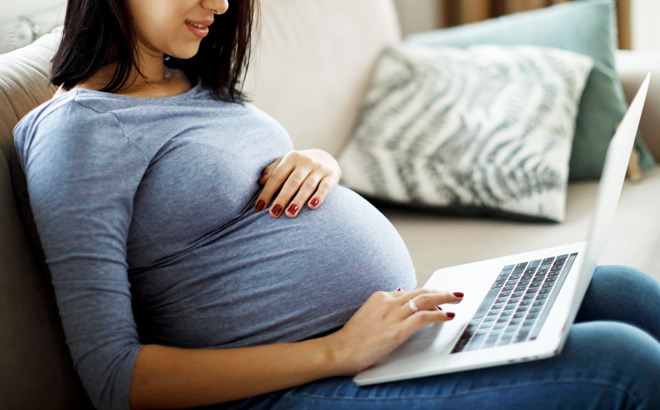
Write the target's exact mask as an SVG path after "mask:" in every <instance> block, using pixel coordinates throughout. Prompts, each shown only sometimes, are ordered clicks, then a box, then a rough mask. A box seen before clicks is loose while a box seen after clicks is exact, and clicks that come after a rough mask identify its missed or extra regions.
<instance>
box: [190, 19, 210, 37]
mask: <svg viewBox="0 0 660 410" xmlns="http://www.w3.org/2000/svg"><path fill="white" fill-rule="evenodd" d="M211 24H213V20H200V21H193V20H186V26H187V27H188V30H190V31H191V32H192V33H193V34H194V35H196V36H197V37H199V38H204V37H206V36H207V35H208V34H209V26H210V25H211Z"/></svg>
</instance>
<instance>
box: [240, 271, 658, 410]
mask: <svg viewBox="0 0 660 410" xmlns="http://www.w3.org/2000/svg"><path fill="white" fill-rule="evenodd" d="M230 407H232V408H251V409H259V410H261V409H273V410H280V409H287V410H288V409H315V410H316V409H332V410H354V409H406V410H414V409H480V410H485V409H535V410H538V409H562V410H569V409H576V410H577V409H579V410H587V409H599V410H603V409H660V284H659V283H658V282H657V281H656V280H654V279H653V278H651V277H650V276H648V275H646V274H644V273H642V272H640V271H638V270H635V269H632V268H627V267H621V266H600V267H598V269H597V270H596V272H595V274H594V277H593V280H592V282H591V285H590V287H589V290H588V291H587V294H586V296H585V299H584V301H583V303H582V306H581V308H580V311H579V314H578V317H577V320H576V323H575V324H574V325H573V327H572V328H571V331H570V333H569V336H568V340H567V342H566V345H565V347H564V350H563V352H562V353H561V354H560V355H558V356H556V357H553V358H550V359H545V360H537V361H532V362H527V363H519V364H513V365H506V366H498V367H491V368H486V369H480V370H471V371H465V372H460V373H453V374H446V375H439V376H431V377H425V378H419V379H411V380H404V381H399V382H392V383H385V384H379V385H372V386H365V387H358V386H356V385H355V384H354V383H353V382H352V380H351V378H350V377H336V378H330V379H323V380H318V381H315V382H312V383H308V384H305V385H302V386H299V387H295V388H292V389H287V390H283V391H279V392H276V393H272V394H265V395H262V396H259V397H255V398H252V399H247V400H241V401H238V402H234V403H232V404H231V405H230Z"/></svg>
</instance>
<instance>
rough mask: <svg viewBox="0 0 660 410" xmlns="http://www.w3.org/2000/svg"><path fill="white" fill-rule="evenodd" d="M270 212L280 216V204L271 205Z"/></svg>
mask: <svg viewBox="0 0 660 410" xmlns="http://www.w3.org/2000/svg"><path fill="white" fill-rule="evenodd" d="M272 212H273V215H275V216H280V214H281V213H282V205H280V204H277V205H275V206H274V207H273V211H272Z"/></svg>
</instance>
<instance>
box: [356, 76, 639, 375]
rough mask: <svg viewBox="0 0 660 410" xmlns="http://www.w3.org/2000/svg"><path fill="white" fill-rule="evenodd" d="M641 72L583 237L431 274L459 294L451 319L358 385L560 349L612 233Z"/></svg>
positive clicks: (432, 285)
mask: <svg viewBox="0 0 660 410" xmlns="http://www.w3.org/2000/svg"><path fill="white" fill-rule="evenodd" d="M650 76H651V75H650V74H648V75H647V76H646V79H645V80H644V82H643V84H642V86H641V87H640V89H639V91H638V92H637V95H636V96H635V98H634V100H633V102H632V103H631V104H630V108H629V109H628V111H627V113H626V115H625V117H624V118H623V120H622V122H621V124H620V125H619V127H618V129H617V131H616V133H615V134H614V137H613V138H612V141H611V142H610V144H609V148H608V150H607V157H606V160H605V166H604V169H603V174H602V177H601V180H600V186H599V189H598V196H597V199H596V204H595V210H594V214H593V219H592V222H591V228H590V230H589V233H588V237H587V238H588V239H587V241H583V242H577V243H572V244H568V245H563V246H557V247H554V248H548V249H542V250H538V251H532V252H526V253H521V254H517V255H512V256H506V257H502V258H496V259H489V260H485V261H481V262H475V263H470V264H466V265H460V266H454V267H450V268H445V269H441V270H438V271H435V272H434V273H433V275H432V276H431V278H430V279H429V280H428V281H427V282H426V284H425V285H424V288H427V289H438V290H451V291H461V292H463V293H464V294H465V297H464V298H463V301H462V302H461V303H460V304H457V305H455V306H453V307H452V311H454V312H456V317H455V319H454V320H451V321H448V322H444V323H441V324H436V325H432V326H428V327H426V328H424V329H421V330H419V331H418V332H416V333H415V334H414V335H412V337H411V338H410V339H409V340H407V341H406V342H405V343H404V344H402V345H401V346H399V347H398V348H397V349H396V350H394V351H393V352H392V353H390V354H389V355H388V356H387V357H385V358H384V359H383V360H381V361H380V362H378V363H376V364H375V365H374V366H372V367H370V368H369V369H367V370H364V371H362V372H360V373H359V374H357V375H356V376H355V378H354V381H355V383H356V384H358V385H367V384H374V383H382V382H389V381H395V380H401V379H409V378H414V377H422V376H430V375H434V374H442V373H452V372H457V371H462V370H470V369H477V368H483V367H490V366H497V365H502V364H507V363H516V362H522V361H528V360H535V359H544V358H548V357H552V356H555V355H557V354H559V353H560V352H561V349H562V347H563V346H564V343H565V342H566V338H567V337H568V332H569V329H570V327H571V325H572V324H573V321H574V320H575V316H576V315H577V312H578V309H579V307H580V304H581V303H582V299H583V297H584V294H585V293H586V291H587V287H588V286H589V283H590V281H591V278H592V276H593V273H594V270H595V269H596V263H597V261H598V258H599V257H600V255H601V253H602V251H603V247H604V246H605V242H606V240H607V237H608V235H609V232H610V228H611V225H612V221H613V219H614V214H615V211H616V206H617V203H618V201H619V196H620V194H621V188H622V186H623V181H624V178H625V174H626V169H627V166H628V161H629V159H630V153H631V151H632V147H633V144H634V141H635V135H636V133H637V127H638V125H639V120H640V117H641V115H642V109H643V107H644V101H645V100H646V94H647V91H648V88H649V81H650Z"/></svg>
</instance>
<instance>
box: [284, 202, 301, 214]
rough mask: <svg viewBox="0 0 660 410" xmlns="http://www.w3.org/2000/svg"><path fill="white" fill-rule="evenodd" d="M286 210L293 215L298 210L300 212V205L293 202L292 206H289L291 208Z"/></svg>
mask: <svg viewBox="0 0 660 410" xmlns="http://www.w3.org/2000/svg"><path fill="white" fill-rule="evenodd" d="M286 211H287V212H288V213H289V214H291V215H295V214H296V212H298V205H296V204H291V206H290V207H289V209H287V210H286Z"/></svg>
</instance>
